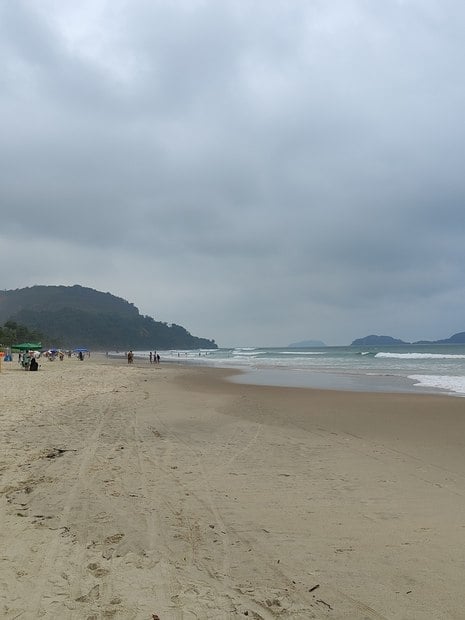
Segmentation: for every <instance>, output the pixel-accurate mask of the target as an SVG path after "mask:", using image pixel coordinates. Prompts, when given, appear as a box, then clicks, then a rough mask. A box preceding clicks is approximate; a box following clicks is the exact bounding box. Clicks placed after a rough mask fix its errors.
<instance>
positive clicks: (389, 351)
mask: <svg viewBox="0 0 465 620" xmlns="http://www.w3.org/2000/svg"><path fill="white" fill-rule="evenodd" d="M158 353H159V354H160V356H161V360H162V362H169V361H172V362H183V363H188V364H198V365H207V366H216V367H220V368H235V369H241V370H242V371H243V372H242V373H241V374H240V375H235V376H234V377H233V378H232V379H231V380H232V381H236V382H240V383H253V384H260V385H280V386H289V387H314V388H321V389H344V390H346V389H347V390H355V391H379V392H381V391H383V392H385V391H389V392H428V393H443V394H449V395H454V396H465V346H464V345H402V346H390V347H352V346H349V347H311V348H302V349H300V348H299V349H297V348H290V347H283V348H265V347H238V348H228V349H202V350H196V351H175V350H172V351H158ZM135 356H136V358H147V359H148V356H149V352H148V351H137V352H135Z"/></svg>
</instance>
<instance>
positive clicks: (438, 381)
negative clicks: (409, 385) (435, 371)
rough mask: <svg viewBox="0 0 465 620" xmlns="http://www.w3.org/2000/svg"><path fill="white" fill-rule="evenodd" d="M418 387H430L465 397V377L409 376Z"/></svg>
mask: <svg viewBox="0 0 465 620" xmlns="http://www.w3.org/2000/svg"><path fill="white" fill-rule="evenodd" d="M409 379H412V380H413V381H416V383H415V385H416V386H418V387H432V388H439V389H441V390H447V391H448V392H454V393H455V394H463V395H464V396H465V377H463V376H461V377H459V376H451V375H410V376H409Z"/></svg>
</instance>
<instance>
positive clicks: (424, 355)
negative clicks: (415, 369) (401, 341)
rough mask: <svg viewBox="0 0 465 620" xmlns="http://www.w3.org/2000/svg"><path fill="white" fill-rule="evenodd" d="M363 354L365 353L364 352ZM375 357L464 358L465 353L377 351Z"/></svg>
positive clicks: (414, 358)
mask: <svg viewBox="0 0 465 620" xmlns="http://www.w3.org/2000/svg"><path fill="white" fill-rule="evenodd" d="M362 355H363V354H362ZM375 357H384V358H391V359H406V360H407V359H408V360H463V359H465V355H454V354H449V353H383V352H380V353H377V354H376V355H375Z"/></svg>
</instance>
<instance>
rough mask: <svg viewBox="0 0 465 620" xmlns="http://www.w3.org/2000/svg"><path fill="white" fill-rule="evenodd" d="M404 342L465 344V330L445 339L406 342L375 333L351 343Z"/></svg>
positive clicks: (365, 344) (368, 345) (382, 344)
mask: <svg viewBox="0 0 465 620" xmlns="http://www.w3.org/2000/svg"><path fill="white" fill-rule="evenodd" d="M403 344H407V345H408V344H410V345H412V344H415V345H421V344H465V332H459V333H457V334H454V335H453V336H451V337H450V338H445V339H444V340H418V341H417V342H405V341H404V340H399V339H398V338H392V336H376V335H374V334H371V335H370V336H365V337H364V338H357V339H356V340H354V341H353V342H352V343H351V345H350V346H352V347H379V346H394V345H403Z"/></svg>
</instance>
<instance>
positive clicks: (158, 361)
mask: <svg viewBox="0 0 465 620" xmlns="http://www.w3.org/2000/svg"><path fill="white" fill-rule="evenodd" d="M159 363H160V356H159V355H158V353H157V364H159Z"/></svg>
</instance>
